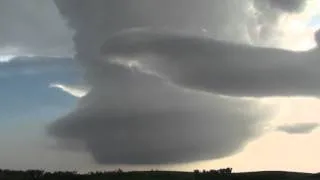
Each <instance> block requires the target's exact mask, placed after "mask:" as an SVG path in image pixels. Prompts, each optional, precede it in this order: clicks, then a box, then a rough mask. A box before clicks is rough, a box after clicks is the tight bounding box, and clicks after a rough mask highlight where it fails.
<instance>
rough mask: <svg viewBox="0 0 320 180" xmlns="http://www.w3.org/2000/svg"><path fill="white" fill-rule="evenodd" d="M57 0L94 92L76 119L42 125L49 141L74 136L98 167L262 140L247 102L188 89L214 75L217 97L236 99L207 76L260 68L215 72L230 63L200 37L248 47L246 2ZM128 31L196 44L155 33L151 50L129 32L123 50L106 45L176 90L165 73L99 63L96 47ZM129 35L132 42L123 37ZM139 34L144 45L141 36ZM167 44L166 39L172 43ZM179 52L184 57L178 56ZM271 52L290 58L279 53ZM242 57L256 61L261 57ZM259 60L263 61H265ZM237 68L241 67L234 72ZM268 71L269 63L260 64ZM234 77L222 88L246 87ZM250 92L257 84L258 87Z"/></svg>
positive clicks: (224, 151) (224, 152)
mask: <svg viewBox="0 0 320 180" xmlns="http://www.w3.org/2000/svg"><path fill="white" fill-rule="evenodd" d="M55 2H56V4H57V6H58V8H59V10H60V12H61V14H62V15H63V16H64V17H65V19H66V20H67V22H68V25H69V26H70V27H71V28H72V29H74V30H75V31H76V33H75V35H74V39H73V40H74V44H75V49H76V59H77V60H79V62H80V63H81V64H82V65H83V66H84V67H85V68H86V71H87V74H86V79H87V80H88V82H89V84H90V85H91V87H92V88H91V91H90V92H89V93H88V94H87V96H85V97H83V98H81V99H80V102H79V104H78V108H77V109H76V110H75V111H74V112H72V113H70V114H69V115H67V116H65V117H62V118H61V119H59V120H57V121H56V122H54V123H53V124H52V125H51V126H50V127H49V133H50V134H51V135H53V136H55V137H57V138H58V139H59V140H61V141H64V140H67V141H69V140H70V139H71V140H72V139H74V140H76V141H77V142H78V141H81V142H83V144H84V146H85V149H86V150H87V151H88V152H91V154H92V155H93V157H94V159H95V160H96V161H97V162H98V163H101V164H112V163H116V164H166V163H178V162H190V161H196V160H207V159H217V158H221V157H225V156H228V155H231V154H233V153H235V152H237V151H240V150H241V148H242V147H243V145H244V144H245V143H246V142H247V141H249V140H250V139H251V138H254V137H256V135H257V134H259V133H258V129H259V127H260V126H259V125H260V122H262V120H263V119H265V118H266V114H264V113H261V112H260V111H259V110H258V109H257V107H256V106H255V105H256V104H255V103H254V102H252V101H247V100H243V99H238V98H237V99H235V98H225V97H221V96H219V95H217V94H214V93H204V92H203V91H194V90H190V89H189V88H185V87H196V88H195V89H201V88H198V86H199V87H202V89H210V88H207V87H206V86H207V85H208V82H209V81H208V80H210V81H211V79H212V78H214V77H215V78H216V79H215V80H214V81H215V82H219V83H218V84H219V85H222V86H221V88H222V90H223V91H224V92H226V90H227V91H230V92H233V94H237V95H239V93H238V92H237V93H234V92H235V91H233V90H232V89H233V86H231V87H230V86H226V87H225V86H224V82H223V81H222V80H221V79H220V80H219V78H221V77H218V76H212V75H213V74H211V72H215V71H216V73H217V74H219V73H221V72H222V71H224V70H226V71H227V72H226V74H225V76H231V77H232V78H233V77H235V76H239V72H241V73H242V72H244V71H245V70H248V69H250V68H254V67H255V66H262V65H259V64H256V63H255V64H252V66H251V65H250V67H247V65H249V64H245V63H247V62H244V63H243V64H241V63H236V64H235V65H234V66H233V65H230V68H229V69H219V68H221V67H222V66H221V65H220V64H219V63H222V64H227V62H222V61H221V62H215V60H216V58H212V55H214V54H213V53H210V52H208V51H210V50H212V49H211V47H210V48H209V45H210V46H211V44H212V43H213V44H215V42H216V41H211V40H207V39H205V38H204V37H214V38H216V39H220V40H225V41H232V42H248V41H249V40H251V37H250V36H251V35H250V34H248V29H255V28H256V27H257V26H258V24H259V23H260V22H258V23H257V22H253V23H251V18H252V17H250V16H248V7H249V5H250V4H251V3H252V1H246V0H228V1H221V0H197V1H194V0H162V1H159V0H135V1H128V0H116V1H105V0H90V1H86V0H68V1H64V0H55ZM253 19H255V17H253ZM249 22H250V23H251V24H250V23H249ZM248 23H249V24H248ZM130 28H142V29H143V28H151V29H158V28H165V29H170V30H179V31H180V32H181V33H187V34H188V35H191V34H193V35H198V36H202V38H200V39H201V40H199V39H198V38H194V37H193V36H188V37H186V36H183V35H181V36H180V35H179V36H166V35H164V36H163V35H160V36H159V37H160V38H158V37H156V38H155V39H154V37H155V36H153V35H152V36H151V37H149V35H147V36H148V37H147V40H148V41H151V42H150V47H148V45H147V44H146V43H143V41H140V40H141V39H140V40H139V37H140V36H135V35H134V36H130V34H129V36H126V37H128V38H129V39H121V38H120V41H119V42H120V44H117V42H118V40H117V38H116V40H115V41H113V40H111V39H110V41H108V42H112V44H111V45H110V46H108V45H107V46H108V48H107V49H108V50H106V51H108V54H109V55H111V54H112V53H113V55H115V56H113V58H114V57H118V55H119V56H123V55H128V54H130V53H133V54H135V55H136V53H135V52H133V51H132V50H130V51H127V50H128V49H127V48H123V47H127V45H129V47H130V48H132V45H133V48H134V50H135V51H137V52H138V55H142V56H141V57H139V58H141V59H138V60H145V59H146V58H148V59H149V60H150V61H143V62H144V63H146V64H145V65H148V66H149V67H150V68H152V70H156V71H158V72H159V74H160V75H163V74H166V75H168V77H170V79H171V80H172V81H173V82H175V83H176V84H172V83H168V81H167V80H164V79H163V77H165V76H162V77H158V76H155V75H152V74H146V73H142V72H140V71H139V70H137V69H136V68H127V67H124V66H121V65H117V64H114V63H111V62H110V61H109V60H114V59H111V57H109V59H103V58H101V51H100V50H101V46H102V45H103V44H104V43H105V41H106V39H108V38H110V37H112V36H113V35H114V34H115V33H118V32H119V31H125V30H127V29H130ZM203 29H205V31H203ZM131 37H133V39H130V38H131ZM141 37H142V38H146V37H145V34H142V36H141ZM169 37H170V38H173V39H172V40H170V39H168V38H169ZM122 40H123V41H122ZM139 42H141V43H139ZM133 43H138V44H133ZM158 43H159V44H158ZM171 43H172V44H171ZM173 44H174V45H177V48H176V47H174V48H173ZM146 45H147V46H146ZM215 47H216V46H215ZM218 47H219V48H220V49H221V51H222V52H223V53H224V54H226V53H227V52H228V51H227V49H226V50H225V49H223V48H231V49H229V50H230V51H233V50H234V48H233V47H236V48H235V49H237V47H238V46H234V45H230V47H229V44H228V45H227V46H224V45H221V46H220V45H219V46H218ZM240 49H242V50H240V51H248V50H247V48H246V47H242V46H241V48H240ZM249 49H250V48H249ZM184 50H187V51H189V52H182V51H184ZM193 51H194V53H192V52H193ZM249 51H250V50H249ZM146 52H148V53H146ZM215 52H217V50H215ZM271 52H276V53H278V54H282V53H284V54H287V52H283V51H276V50H271ZM104 53H106V52H104ZM203 53H204V54H203ZM231 54H232V53H231ZM289 54H290V53H289ZM150 55H160V56H162V55H164V56H165V57H163V56H162V57H160V60H158V59H157V58H149V57H150ZM166 55H167V56H166ZM246 55H248V54H244V55H243V57H241V58H239V61H240V60H245V59H246V58H247V57H246ZM264 55H268V56H270V54H269V53H267V52H264ZM249 56H254V57H256V56H260V53H254V55H249ZM275 56H276V57H277V56H278V55H275ZM213 57H217V56H216V55H214V56H213ZM285 57H287V56H286V55H285ZM290 57H291V56H290ZM184 58H185V59H184ZM208 58H210V59H211V60H212V61H209V59H208ZM264 58H265V59H267V58H266V56H264ZM156 59H157V60H156ZM254 59H256V58H252V57H250V58H249V60H248V61H250V62H251V61H253V60H254ZM194 60H197V61H194ZM268 60H269V59H268ZM149 62H151V63H149ZM263 62H264V61H263ZM216 63H217V66H216V65H215V64H216ZM273 63H275V62H273ZM240 64H241V66H240V67H237V66H236V65H240ZM265 64H266V65H269V64H268V63H267V62H265ZM290 66H291V65H290ZM149 67H148V68H149ZM227 67H229V66H227ZM272 67H274V66H272ZM277 67H278V66H277ZM294 67H295V66H294ZM202 68H204V70H203V72H204V73H202V70H201V69H202ZM259 68H261V67H258V68H257V69H255V70H260V69H259ZM282 68H285V70H289V71H290V73H291V69H290V68H288V69H286V68H287V67H286V66H285V65H283V64H282V63H281V65H280V66H279V68H278V69H274V70H273V71H270V72H274V73H277V74H278V75H279V73H280V70H282ZM279 69H280V70H279ZM265 71H266V72H267V70H265ZM293 71H296V70H295V69H294V70H293ZM205 73H208V74H205ZM228 73H231V75H228ZM252 73H253V72H250V73H249V74H247V75H251V74H252ZM256 73H260V71H259V72H255V75H256ZM274 77H276V78H279V77H278V76H275V75H273V76H272V77H270V78H274ZM232 78H231V79H229V80H228V79H226V82H225V83H226V84H227V85H231V84H235V87H238V86H240V84H243V83H245V84H248V85H251V83H250V82H249V81H244V79H245V78H244V77H242V79H239V80H242V81H241V82H240V81H239V82H236V83H235V82H234V81H236V80H237V79H232ZM248 78H251V79H249V80H251V81H252V80H255V79H254V78H253V77H248ZM268 78H269V76H268ZM188 79H190V80H188ZM223 80H225V79H223ZM258 80H260V79H256V80H255V81H254V82H253V83H258V82H259V81H258ZM211 82H213V81H211ZM277 82H283V80H282V81H277ZM289 85H291V84H289ZM255 86H256V87H260V86H261V84H257V85H255ZM263 87H266V86H263ZM263 87H260V88H261V89H262V88H263ZM242 88H243V89H242V90H241V89H240V88H239V87H238V89H237V90H238V91H240V94H241V93H244V92H246V91H247V90H249V91H247V92H246V93H256V89H254V90H253V91H252V92H250V90H251V89H248V88H245V87H244V86H242ZM269 89H270V88H269ZM210 90H211V89H210ZM260 93H261V92H260ZM62 144H66V143H62ZM64 148H65V147H64ZM71 148H72V147H71Z"/></svg>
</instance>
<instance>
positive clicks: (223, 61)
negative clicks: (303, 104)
mask: <svg viewBox="0 0 320 180" xmlns="http://www.w3.org/2000/svg"><path fill="white" fill-rule="evenodd" d="M318 35H319V34H318ZM318 35H317V36H318ZM101 51H102V54H104V57H105V58H104V60H105V61H111V62H115V63H118V64H124V65H132V64H133V65H134V62H138V64H137V66H140V69H141V70H142V71H144V70H145V71H149V72H155V73H156V74H158V75H160V76H162V77H164V79H166V80H168V81H172V82H173V83H176V84H178V85H181V86H184V87H186V88H193V89H198V90H203V91H206V92H212V93H218V94H223V95H228V96H240V97H243V96H249V97H266V96H317V95H319V90H320V86H319V83H318V79H319V73H318V71H317V68H316V67H317V66H318V64H319V61H318V57H319V55H320V50H318V48H316V49H313V50H310V51H305V52H293V51H287V50H281V49H275V48H259V47H252V46H248V45H243V44H232V43H228V42H224V41H217V40H214V39H210V38H208V37H204V36H191V35H187V34H182V33H172V32H171V33H170V32H168V31H158V32H157V31H156V30H143V29H142V30H139V29H138V30H136V29H134V30H131V31H130V30H128V31H126V32H122V33H119V34H117V35H115V36H114V37H112V38H110V39H108V40H107V41H106V43H105V44H104V46H102V48H101ZM130 62H131V63H130Z"/></svg>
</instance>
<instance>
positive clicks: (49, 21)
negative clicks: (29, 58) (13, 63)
mask: <svg viewBox="0 0 320 180" xmlns="http://www.w3.org/2000/svg"><path fill="white" fill-rule="evenodd" d="M0 24H1V32H0V55H2V54H4V55H6V54H10V55H42V56H72V54H73V44H72V35H73V33H72V32H73V31H72V30H70V29H68V28H67V27H66V26H65V24H64V21H63V20H62V18H61V15H60V13H59V11H58V10H57V8H56V6H55V4H54V2H53V1H51V0H43V1H38V0H25V1H20V0H9V1H6V0H5V1H0Z"/></svg>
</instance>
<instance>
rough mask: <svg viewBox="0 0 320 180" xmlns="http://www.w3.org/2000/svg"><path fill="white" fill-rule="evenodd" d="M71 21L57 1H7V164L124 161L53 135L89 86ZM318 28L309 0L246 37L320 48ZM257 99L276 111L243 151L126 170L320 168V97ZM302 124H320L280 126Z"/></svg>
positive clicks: (3, 54)
mask: <svg viewBox="0 0 320 180" xmlns="http://www.w3.org/2000/svg"><path fill="white" fill-rule="evenodd" d="M218 1H219V0H218ZM231 1H232V0H231ZM248 1H249V0H248ZM39 3H40V5H39ZM92 3H94V2H92ZM39 6H41V7H42V8H39ZM135 8H136V7H135ZM251 8H252V7H251ZM6 9H8V10H6ZM9 11H10V12H9ZM11 11H12V12H11ZM246 11H247V12H246V14H249V15H253V14H256V13H257V12H259V13H261V12H262V10H259V9H258V8H254V9H253V10H252V9H250V7H248V8H247V9H246ZM23 18H26V19H23ZM230 19H231V18H230ZM66 21H67V20H66V18H64V17H62V15H60V13H59V11H58V9H57V7H56V6H55V4H54V2H53V1H50V0H46V1H41V2H39V1H38V0H24V1H23V2H22V1H21V0H4V1H1V2H0V23H1V24H6V27H5V28H4V29H5V30H3V31H1V32H0V83H1V93H0V144H6V146H1V147H0V169H8V168H12V169H32V168H40V169H43V168H46V169H48V170H74V169H77V170H79V171H88V170H102V169H105V168H106V169H115V168H118V167H119V166H118V165H100V164H98V163H96V162H95V160H94V158H93V157H92V155H91V154H90V153H88V152H85V151H79V150H69V149H68V150H66V148H65V146H64V144H59V142H56V140H55V139H53V138H52V137H47V134H46V127H47V126H48V125H49V124H51V123H53V122H54V121H55V120H56V119H58V118H59V117H62V116H65V115H66V114H67V113H69V112H72V111H73V110H74V109H76V108H77V107H78V106H79V104H77V103H78V101H79V99H81V98H83V96H84V95H85V94H86V93H87V92H88V91H89V90H90V87H87V85H86V84H84V83H83V78H84V77H83V74H84V73H83V70H82V69H80V68H79V67H78V66H77V65H75V63H74V62H73V61H72V60H71V59H70V58H68V57H70V56H73V55H74V54H75V52H76V51H77V48H79V46H77V47H75V46H74V43H75V42H73V35H74V33H75V30H74V29H72V28H70V27H68V26H67V22H66ZM257 21H258V20H257ZM97 27H98V26H97ZM92 28H93V29H94V28H95V26H93V27H92ZM319 28H320V3H319V2H318V1H317V0H309V1H308V3H306V6H305V8H304V10H303V11H301V12H284V13H281V14H279V17H278V18H277V20H276V21H275V22H273V21H272V33H271V34H272V36H269V38H267V39H266V40H261V41H260V40H256V39H254V38H253V35H252V36H250V37H249V38H248V39H246V43H249V44H253V45H257V46H268V47H278V48H283V49H289V50H293V51H301V50H308V49H311V48H314V47H315V46H316V42H315V41H314V33H315V31H316V30H318V29H319ZM200 29H201V31H202V32H201V33H209V34H210V31H211V29H212V28H202V27H201V28H200ZM213 29H214V27H213ZM227 36H228V35H226V37H227ZM240 41H241V40H240ZM80 42H81V41H80ZM242 42H243V41H242ZM88 43H90V42H88ZM8 47H10V48H8ZM80 49H81V48H80ZM89 49H90V48H89ZM31 55H32V56H31ZM19 57H21V58H19ZM53 57H55V58H53ZM60 90H61V91H60ZM253 101H254V102H256V103H257V105H256V106H258V109H259V110H260V109H263V110H261V111H263V112H267V113H270V112H271V114H272V115H271V116H268V117H266V118H268V119H267V120H266V121H264V122H263V123H264V129H263V130H262V133H261V134H260V135H259V136H257V137H254V138H251V139H250V141H249V142H248V144H247V145H246V146H245V147H243V148H242V149H241V148H240V150H238V151H237V152H238V153H235V154H232V155H230V156H227V157H224V158H220V159H215V160H207V161H199V162H192V163H185V164H178V165H148V166H143V165H136V166H132V165H125V166H121V168H123V169H138V170H139V169H170V170H188V171H190V170H193V169H212V168H220V167H226V166H231V167H233V168H234V170H235V171H256V170H288V171H306V172H317V171H319V166H318V160H320V154H319V153H318V152H319V151H320V143H319V140H318V139H319V137H320V128H318V126H319V124H320V116H319V114H318V112H319V110H320V100H319V99H318V98H317V97H302V96H300V97H283V96H275V97H265V98H253ZM299 123H302V124H303V123H311V125H314V126H312V127H311V126H310V127H311V129H308V128H306V130H305V131H304V130H302V132H301V133H287V132H293V131H295V129H294V127H292V128H291V129H290V128H289V130H288V129H287V130H286V131H287V132H286V131H280V130H279V127H280V126H286V125H295V124H299ZM84 133H85V132H84Z"/></svg>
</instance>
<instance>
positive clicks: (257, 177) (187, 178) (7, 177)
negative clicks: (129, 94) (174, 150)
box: [0, 168, 320, 180]
mask: <svg viewBox="0 0 320 180" xmlns="http://www.w3.org/2000/svg"><path fill="white" fill-rule="evenodd" d="M231 171H232V169H231V168H225V169H219V170H210V171H205V170H203V171H199V170H195V171H194V172H172V171H136V172H135V171H133V172H123V171H122V170H121V169H119V170H116V171H111V172H90V173H88V174H79V173H77V172H45V171H42V170H27V171H12V170H0V180H58V179H59V180H64V179H68V180H85V179H92V180H105V179H114V180H135V179H137V180H209V179H210V180H213V179H217V180H219V179H221V180H229V179H230V180H319V179H320V173H318V174H310V173H294V172H276V171H273V172H249V173H232V172H231Z"/></svg>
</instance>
